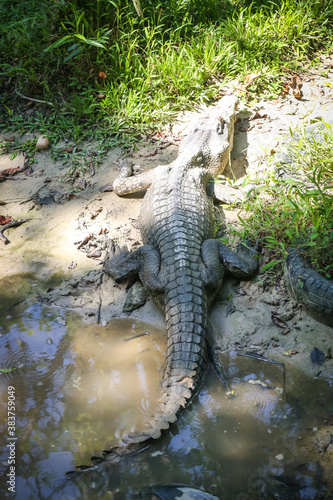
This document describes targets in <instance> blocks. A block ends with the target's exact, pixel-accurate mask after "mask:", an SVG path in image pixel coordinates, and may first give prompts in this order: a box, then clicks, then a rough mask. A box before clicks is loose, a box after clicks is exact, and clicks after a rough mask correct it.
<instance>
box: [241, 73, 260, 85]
mask: <svg viewBox="0 0 333 500" xmlns="http://www.w3.org/2000/svg"><path fill="white" fill-rule="evenodd" d="M259 76H261V70H260V71H258V72H257V73H251V74H250V75H246V76H244V86H245V88H247V87H249V86H250V85H251V83H253V82H254V80H256V78H259Z"/></svg>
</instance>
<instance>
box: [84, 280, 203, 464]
mask: <svg viewBox="0 0 333 500" xmlns="http://www.w3.org/2000/svg"><path fill="white" fill-rule="evenodd" d="M189 288H191V287H189ZM181 292H182V293H177V294H176V296H177V298H176V299H171V300H170V301H168V302H167V304H166V307H165V309H166V323H167V333H168V341H167V353H166V363H165V368H164V375H163V381H162V396H161V398H160V399H159V402H158V407H157V410H156V412H155V414H154V416H152V418H151V420H149V422H148V423H147V425H146V428H145V429H144V430H140V431H136V432H133V433H129V434H127V435H125V436H124V437H123V438H122V441H121V443H119V444H118V445H117V446H115V447H113V448H111V449H110V450H106V451H104V452H103V456H102V457H100V456H94V457H92V458H91V460H92V462H93V464H95V465H98V464H100V463H101V462H111V463H114V462H118V461H120V460H121V459H122V458H123V457H126V456H131V455H133V454H137V453H139V452H140V451H143V450H144V449H146V448H147V446H148V445H150V444H151V443H152V442H153V441H154V440H155V439H158V438H159V437H160V436H161V434H162V432H163V431H164V430H167V429H168V428H169V427H170V425H171V424H173V423H174V422H176V421H177V419H178V417H179V415H180V414H181V413H182V411H183V410H184V408H185V407H186V406H187V405H188V403H189V401H190V400H191V398H192V397H193V396H194V395H195V394H196V393H197V391H198V388H199V386H200V384H201V382H202V380H203V375H204V372H205V370H206V366H207V362H208V353H207V347H206V318H207V314H206V299H205V297H203V296H202V293H201V296H200V297H199V295H200V293H199V292H200V290H195V292H197V294H195V295H194V294H193V292H192V293H190V295H191V297H189V296H188V293H189V291H187V293H184V288H182V290H181ZM192 294H193V295H192ZM182 301H183V302H182ZM199 302H200V303H199ZM194 307H195V312H193V309H194ZM85 468H87V467H85ZM81 470H82V469H81Z"/></svg>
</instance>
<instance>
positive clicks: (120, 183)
mask: <svg viewBox="0 0 333 500" xmlns="http://www.w3.org/2000/svg"><path fill="white" fill-rule="evenodd" d="M165 169H166V165H159V166H158V167H155V168H154V169H152V170H148V171H147V172H143V173H142V174H140V175H135V176H133V177H132V173H133V172H132V163H131V162H130V161H129V160H125V161H123V163H122V164H121V165H120V173H119V176H118V177H117V178H116V179H115V180H114V181H113V191H114V192H115V193H116V194H117V195H118V196H122V195H124V194H131V193H136V192H138V191H142V190H143V189H148V188H149V187H150V186H151V184H152V183H153V181H154V179H156V178H159V176H161V175H163V172H164V170H165Z"/></svg>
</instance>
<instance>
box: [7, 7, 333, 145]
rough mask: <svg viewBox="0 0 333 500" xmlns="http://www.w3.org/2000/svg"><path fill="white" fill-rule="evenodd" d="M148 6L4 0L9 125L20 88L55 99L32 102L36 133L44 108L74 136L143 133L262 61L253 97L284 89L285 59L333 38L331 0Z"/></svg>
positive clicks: (294, 63)
mask: <svg viewBox="0 0 333 500" xmlns="http://www.w3.org/2000/svg"><path fill="white" fill-rule="evenodd" d="M141 4H142V7H143V15H142V16H141V17H138V16H137V14H136V11H135V9H134V7H133V5H132V3H131V2H129V1H128V0H126V1H125V0H94V1H93V0H72V2H67V1H65V0H53V1H43V0H41V1H39V2H37V1H36V0H0V16H1V19H2V23H1V27H0V53H1V54H2V70H1V71H2V72H1V75H0V76H1V80H2V87H3V97H2V99H1V104H0V106H1V113H2V127H4V126H5V124H8V123H9V124H12V126H15V127H16V128H17V126H18V125H19V126H21V123H20V115H21V116H22V115H23V116H24V111H25V109H26V108H27V103H28V101H27V100H24V99H23V98H22V97H20V96H19V95H18V94H17V92H20V93H21V94H23V95H25V96H27V97H32V98H37V99H40V100H45V101H50V102H52V103H53V104H54V106H53V107H52V106H47V105H43V104H41V103H40V104H38V103H34V104H32V105H31V107H30V108H28V109H31V117H30V118H31V121H30V126H31V125H32V123H35V127H36V129H37V130H38V128H39V118H38V119H37V113H39V117H40V116H41V115H43V116H44V117H47V121H48V123H50V124H51V128H52V124H56V126H57V127H58V130H59V135H61V133H62V132H63V131H66V134H67V135H69V136H71V137H72V138H73V140H75V141H79V140H82V139H83V138H87V137H88V136H89V134H91V127H94V128H96V127H97V128H103V129H105V130H108V131H109V132H111V133H113V132H114V133H115V134H118V137H119V134H120V133H121V134H123V133H125V134H132V135H133V134H135V132H136V131H144V130H147V129H154V128H157V127H160V126H163V125H165V124H166V123H168V122H170V121H172V120H173V119H174V118H175V116H176V115H177V113H178V112H179V111H180V110H185V109H189V108H193V107H194V106H195V105H196V104H197V103H200V102H210V101H212V100H214V99H215V98H216V97H217V96H218V95H219V93H220V92H221V88H222V87H223V82H225V80H227V79H230V78H238V79H240V80H242V78H243V77H244V76H246V75H247V74H249V73H251V72H253V71H258V70H259V69H261V71H262V75H261V77H260V78H258V79H257V80H256V81H255V82H254V83H253V84H252V85H251V86H250V87H249V93H248V94H247V95H246V96H245V97H247V98H257V97H262V96H267V97H274V96H276V95H277V94H278V93H279V92H280V91H281V86H282V84H281V75H282V74H283V71H284V70H282V69H281V68H282V66H284V67H286V66H287V67H289V68H292V69H297V68H298V67H299V66H300V65H301V64H304V61H306V59H307V58H309V57H310V56H311V58H312V59H313V58H315V54H316V53H317V52H318V51H319V50H324V49H325V50H329V48H331V47H332V23H333V0H321V1H315V0H311V1H310V0H305V1H301V0H286V1H282V2H281V1H276V2H274V1H268V0H267V1H260V2H259V1H257V2H256V1H254V2H252V3H251V2H247V1H228V0H224V1H221V0H219V1H217V0H168V1H166V0H160V1H156V2H149V1H148V0H142V2H141ZM103 74H104V75H106V78H105V77H104V75H103ZM100 95H103V96H104V97H98V96H100ZM34 118H36V119H35V120H34ZM69 123H70V126H68V124H69Z"/></svg>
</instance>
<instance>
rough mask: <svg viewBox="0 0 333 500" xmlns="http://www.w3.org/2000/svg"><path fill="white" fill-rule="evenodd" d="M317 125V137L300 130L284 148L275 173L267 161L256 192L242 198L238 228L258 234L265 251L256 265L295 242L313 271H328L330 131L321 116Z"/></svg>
mask: <svg viewBox="0 0 333 500" xmlns="http://www.w3.org/2000/svg"><path fill="white" fill-rule="evenodd" d="M323 127H324V132H323V133H322V137H316V136H315V135H313V136H311V135H310V136H309V135H308V134H307V132H306V131H304V130H303V132H302V136H301V139H300V140H299V141H295V143H293V144H292V145H291V146H288V149H287V154H288V155H291V157H292V167H291V166H289V167H287V173H286V172H285V174H284V176H283V177H280V176H279V174H278V169H277V168H276V165H275V166H273V168H272V169H271V174H270V175H269V176H268V177H267V178H266V179H264V181H263V184H262V185H261V186H260V188H259V190H258V196H257V198H256V199H255V200H251V201H247V202H245V204H244V207H243V208H244V209H245V211H246V215H245V216H244V217H242V216H239V220H240V223H241V226H242V228H243V230H245V233H246V234H247V235H248V236H250V237H251V238H253V239H256V238H258V237H259V238H261V241H262V245H263V247H264V248H266V250H268V253H269V262H268V263H267V264H266V265H265V266H264V267H263V268H262V271H265V270H268V269H270V268H272V267H274V266H276V265H278V264H281V263H282V262H283V261H284V260H285V258H286V257H287V255H288V249H289V248H291V247H294V248H295V247H297V248H300V249H301V252H302V254H303V256H304V258H305V259H306V260H308V261H309V263H310V264H311V265H312V266H314V268H315V269H316V270H317V271H319V272H320V273H322V274H323V275H324V276H326V277H328V278H332V277H333V155H332V151H333V131H332V129H331V127H330V126H329V124H326V123H324V122H323ZM233 232H236V233H237V230H236V229H234V230H233Z"/></svg>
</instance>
